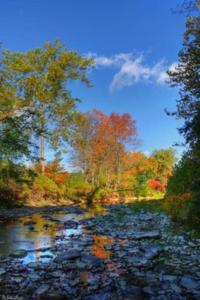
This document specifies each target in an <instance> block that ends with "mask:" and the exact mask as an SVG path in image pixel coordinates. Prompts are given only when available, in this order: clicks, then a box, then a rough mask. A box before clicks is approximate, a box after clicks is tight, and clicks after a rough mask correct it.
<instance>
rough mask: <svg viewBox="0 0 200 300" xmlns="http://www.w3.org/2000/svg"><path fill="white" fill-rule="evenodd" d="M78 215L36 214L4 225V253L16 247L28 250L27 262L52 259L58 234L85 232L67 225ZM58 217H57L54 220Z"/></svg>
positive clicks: (0, 248)
mask: <svg viewBox="0 0 200 300" xmlns="http://www.w3.org/2000/svg"><path fill="white" fill-rule="evenodd" d="M75 217H76V216H75V215H73V216H72V215H70V214H68V215H66V213H65V214H54V215H52V218H51V217H48V216H43V215H41V214H34V215H32V216H31V217H22V218H19V219H18V220H15V221H10V222H8V223H6V224H1V226H0V241H1V242H0V255H2V256H7V255H9V254H11V253H13V252H15V251H16V250H20V249H24V250H26V251H28V254H27V255H26V257H24V258H23V261H24V263H29V262H39V261H42V262H44V263H45V262H48V261H49V259H51V258H52V257H53V254H52V252H51V250H50V248H52V247H53V246H55V244H56V243H57V242H58V241H57V239H56V237H59V236H62V237H68V236H71V235H76V234H78V235H79V234H81V228H80V226H78V227H77V228H76V229H74V228H67V227H66V228H65V226H64V222H65V221H68V220H71V219H75ZM54 218H55V219H54Z"/></svg>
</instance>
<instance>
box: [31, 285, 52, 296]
mask: <svg viewBox="0 0 200 300" xmlns="http://www.w3.org/2000/svg"><path fill="white" fill-rule="evenodd" d="M49 288H50V286H49V285H48V284H42V285H41V286H40V287H39V288H37V290H36V291H35V296H36V297H37V298H36V299H40V297H41V296H44V294H46V293H47V291H48V290H49ZM46 299H48V298H46Z"/></svg>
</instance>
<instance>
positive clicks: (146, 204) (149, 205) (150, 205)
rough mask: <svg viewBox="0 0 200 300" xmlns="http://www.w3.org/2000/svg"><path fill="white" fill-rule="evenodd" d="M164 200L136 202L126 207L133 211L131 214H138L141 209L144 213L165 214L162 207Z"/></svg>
mask: <svg viewBox="0 0 200 300" xmlns="http://www.w3.org/2000/svg"><path fill="white" fill-rule="evenodd" d="M163 201H164V200H142V201H136V202H134V203H129V204H127V206H128V207H129V208H130V209H131V210H132V211H133V212H139V211H140V210H141V209H143V210H144V211H152V212H153V211H156V212H162V213H165V212H166V211H165V209H164V206H163Z"/></svg>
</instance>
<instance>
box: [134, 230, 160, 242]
mask: <svg viewBox="0 0 200 300" xmlns="http://www.w3.org/2000/svg"><path fill="white" fill-rule="evenodd" d="M159 237H160V233H159V232H158V231H157V230H152V231H146V232H145V231H143V232H142V231H141V232H135V233H134V234H133V235H132V238H133V239H136V240H141V239H148V238H150V239H152V238H159Z"/></svg>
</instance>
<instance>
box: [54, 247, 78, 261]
mask: <svg viewBox="0 0 200 300" xmlns="http://www.w3.org/2000/svg"><path fill="white" fill-rule="evenodd" d="M80 256H81V251H79V250H77V249H72V250H69V251H67V252H64V253H62V254H61V255H60V256H58V257H56V258H55V262H57V263H62V262H65V261H67V260H73V259H76V258H79V257H80Z"/></svg>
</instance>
